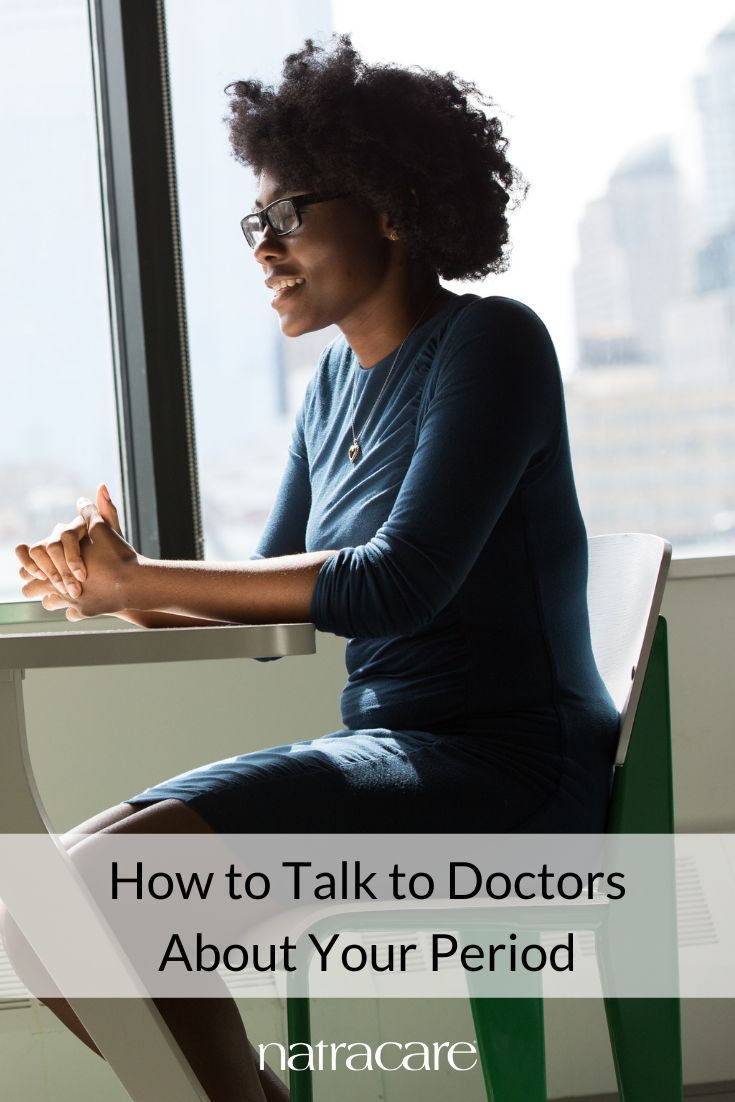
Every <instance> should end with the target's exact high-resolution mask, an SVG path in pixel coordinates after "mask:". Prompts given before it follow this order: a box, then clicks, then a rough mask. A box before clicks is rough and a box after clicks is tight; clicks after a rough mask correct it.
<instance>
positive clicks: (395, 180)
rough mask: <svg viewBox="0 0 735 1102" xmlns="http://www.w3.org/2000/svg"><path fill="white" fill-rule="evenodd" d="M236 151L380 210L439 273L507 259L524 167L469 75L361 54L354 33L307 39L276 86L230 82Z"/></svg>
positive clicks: (479, 271)
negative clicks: (328, 41) (514, 160)
mask: <svg viewBox="0 0 735 1102" xmlns="http://www.w3.org/2000/svg"><path fill="white" fill-rule="evenodd" d="M226 92H227V93H228V94H229V95H230V97H231V101H230V114H229V116H228V118H227V120H226V121H227V122H228V123H229V128H230V141H231V144H232V148H233V152H234V155H235V157H236V158H237V160H239V161H240V162H241V163H242V164H245V165H248V166H250V167H251V168H252V169H253V170H254V171H255V172H256V174H257V173H260V172H262V171H263V170H267V171H268V172H269V173H271V174H272V175H274V176H275V178H276V179H278V180H280V181H282V182H283V183H284V184H292V183H293V184H298V186H299V187H304V188H308V189H309V191H317V190H330V191H331V190H338V191H346V192H351V193H353V194H355V195H359V196H361V197H362V198H363V199H364V200H366V201H367V202H368V203H370V204H371V205H372V206H373V207H374V209H375V210H380V211H387V213H388V214H389V215H390V217H391V219H392V221H393V222H394V224H395V225H396V226H398V227H399V228H400V233H401V239H402V240H403V241H404V242H405V244H406V247H407V248H408V250H409V253H410V255H411V256H413V257H414V258H415V259H416V260H417V261H418V262H419V263H421V264H424V265H426V266H427V267H428V268H429V269H430V270H431V271H434V272H436V273H437V275H439V276H442V277H443V278H444V279H462V280H473V279H482V278H483V277H484V276H486V275H488V273H490V272H502V271H505V270H506V268H507V259H506V257H505V255H504V251H503V250H504V246H505V245H506V244H507V241H508V221H507V218H506V207H507V205H508V203H509V201H510V199H511V196H512V193H513V192H514V191H515V190H516V189H518V190H519V192H520V197H519V198H517V199H515V201H514V203H513V205H512V206H511V209H514V207H515V206H517V205H518V202H520V200H521V199H523V198H524V197H525V195H526V192H527V191H528V184H527V183H526V181H525V179H524V178H523V176H522V175H521V173H520V172H518V170H517V169H515V168H514V167H513V166H512V165H511V164H510V162H509V161H508V160H507V159H506V156H505V151H506V148H507V146H508V140H507V138H505V137H504V136H503V131H502V127H501V124H500V121H499V120H498V119H497V118H488V116H487V115H486V114H485V113H484V112H483V111H482V110H481V109H480V108H478V107H476V106H472V105H471V104H470V97H473V98H474V99H475V100H476V101H477V102H478V103H479V104H481V105H484V106H490V105H492V101H491V100H489V99H487V98H486V97H485V96H483V95H482V94H481V93H480V92H479V91H478V89H477V87H476V86H475V85H474V84H471V83H469V82H467V81H463V80H459V79H458V78H457V77H456V76H455V75H454V73H451V72H449V73H446V74H444V75H442V74H440V73H436V72H433V71H431V70H426V69H421V68H419V67H418V66H412V67H411V68H410V69H402V68H399V67H398V66H395V65H368V64H366V63H365V62H364V61H363V60H362V58H361V57H360V55H359V54H358V53H357V51H356V50H355V49H354V48H353V46H352V40H351V37H350V35H347V34H344V35H333V36H332V45H331V49H330V50H329V51H327V50H325V49H324V47H322V46H318V45H315V44H314V42H313V41H312V40H311V39H307V40H306V43H305V45H304V47H303V49H301V50H299V52H298V53H294V54H290V55H289V56H288V57H287V58H286V59H285V61H284V64H283V80H282V82H281V84H280V86H279V87H278V88H277V89H276V88H273V87H272V86H269V85H265V84H264V83H262V82H260V81H256V80H241V81H236V82H234V83H233V84H229V85H228V86H227V88H226Z"/></svg>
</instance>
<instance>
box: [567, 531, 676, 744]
mask: <svg viewBox="0 0 735 1102" xmlns="http://www.w3.org/2000/svg"><path fill="white" fill-rule="evenodd" d="M587 546H588V551H589V575H588V580H587V605H588V608H589V616H590V632H591V636H592V652H593V654H594V656H595V662H596V663H597V668H598V670H599V671H600V676H601V677H602V680H603V681H604V682H605V685H606V686H607V690H608V692H609V693H610V696H611V697H612V699H613V701H614V703H615V707H616V708H617V709H618V712H619V713H620V734H619V738H618V749H617V754H616V757H615V764H616V765H622V764H623V762H624V761H625V754H626V751H627V749H628V743H629V742H630V733H631V730H632V728H633V720H634V719H635V713H636V708H637V707H638V701H639V699H640V695H641V688H642V685H643V677H644V675H645V672H646V666H647V664H648V656H649V654H650V653H651V644H652V643H653V636H654V633H655V631H656V624H657V622H658V616H659V610H660V608H661V601H662V598H663V593H664V586H665V584H666V576H667V574H668V571H669V564H670V562H671V544H670V543H669V542H668V541H667V540H665V539H662V538H661V537H660V536H651V535H647V534H646V533H643V532H616V533H613V534H611V535H605V536H591V537H590V538H589V539H588V541H587Z"/></svg>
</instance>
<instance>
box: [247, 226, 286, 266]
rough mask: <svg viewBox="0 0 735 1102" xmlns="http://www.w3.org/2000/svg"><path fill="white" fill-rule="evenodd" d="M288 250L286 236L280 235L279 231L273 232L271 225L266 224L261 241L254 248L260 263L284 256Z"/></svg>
mask: <svg viewBox="0 0 735 1102" xmlns="http://www.w3.org/2000/svg"><path fill="white" fill-rule="evenodd" d="M286 250H287V245H286V242H285V239H284V237H279V235H278V234H277V233H274V232H273V229H272V228H271V226H269V225H266V227H265V229H264V230H263V232H262V234H261V237H260V241H259V242H258V244H257V245H256V246H255V248H254V249H253V256H254V257H255V259H256V261H257V262H258V264H266V263H267V262H268V261H269V260H272V259H274V258H276V257H279V256H284V254H285V253H286Z"/></svg>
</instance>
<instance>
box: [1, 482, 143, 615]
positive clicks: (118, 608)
mask: <svg viewBox="0 0 735 1102" xmlns="http://www.w3.org/2000/svg"><path fill="white" fill-rule="evenodd" d="M77 510H78V511H79V514H80V516H81V517H83V519H84V520H85V522H86V525H87V535H86V537H85V538H84V539H83V540H82V542H81V544H80V546H79V550H80V552H81V554H82V559H83V560H84V565H85V567H86V571H87V577H86V579H85V582H84V587H83V591H82V594H81V596H80V597H78V598H77V599H76V600H74V599H73V598H72V597H68V596H66V597H64V596H62V594H61V593H58V592H57V591H56V590H55V589H54V588H53V587H52V586H51V583H46V582H42V581H29V582H28V583H27V585H25V586H23V593H24V595H25V596H26V597H39V596H40V597H41V604H42V605H43V607H44V608H45V609H48V610H50V611H53V610H54V609H59V608H65V609H66V618H67V620H83V619H85V618H86V617H88V616H103V615H105V614H109V613H114V612H122V611H123V610H124V609H126V608H128V607H129V605H130V601H129V593H130V583H131V580H132V576H133V574H134V571H135V570H136V568H137V567H138V566H139V562H140V559H139V556H138V552H137V551H136V550H135V548H134V547H132V546H131V545H130V544H129V543H128V542H127V541H126V540H124V539H123V537H122V536H121V535H119V534H118V533H117V532H116V531H115V530H114V528H112V526H111V525H110V524H108V523H107V522H106V521H105V520H104V518H103V517H102V516H101V515H100V513H99V510H98V509H97V506H96V505H94V504H93V503H92V502H91V501H89V499H88V498H86V497H80V498H79V499H78V501H77ZM49 587H50V589H49Z"/></svg>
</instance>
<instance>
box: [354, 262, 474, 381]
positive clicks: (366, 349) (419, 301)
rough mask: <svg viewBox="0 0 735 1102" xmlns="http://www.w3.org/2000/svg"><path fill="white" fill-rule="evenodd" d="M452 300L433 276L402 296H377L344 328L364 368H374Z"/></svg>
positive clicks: (407, 289) (408, 289)
mask: <svg viewBox="0 0 735 1102" xmlns="http://www.w3.org/2000/svg"><path fill="white" fill-rule="evenodd" d="M452 297H453V295H452V292H451V291H448V290H446V288H444V287H442V286H441V285H440V283H439V280H438V279H437V278H436V276H432V277H431V278H430V279H427V280H424V281H422V282H421V283H420V284H419V283H417V284H416V285H415V286H413V287H411V288H406V289H405V291H404V293H403V294H402V295H398V294H395V293H393V294H390V293H389V294H385V293H384V294H379V295H376V296H375V298H374V299H373V300H372V301H370V302H368V303H366V304H365V305H364V307H363V309H362V310H361V311H360V312H359V313H355V314H353V315H351V316H350V317H349V318H347V319H345V322H344V323H343V324H340V329H341V330H342V332H343V333H344V336H345V339H346V340H347V343H348V344H349V346H350V348H351V349H352V351H353V352H354V353H355V355H356V356H357V360H358V362H359V364H360V366H361V367H364V368H370V367H374V365H375V364H377V363H380V361H381V360H383V359H385V357H386V356H388V355H389V354H390V353H391V352H392V351H393V349H394V348H398V347H399V345H400V344H401V343H402V342H403V341H404V340H405V339H406V337H407V336H408V334H409V333H410V332H412V331H413V330H414V329H416V328H418V326H419V325H420V324H423V322H425V321H428V320H429V318H431V317H433V316H434V314H436V313H438V312H439V310H441V308H442V307H443V306H444V305H445V304H446V302H447V300H448V299H449V298H452Z"/></svg>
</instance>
